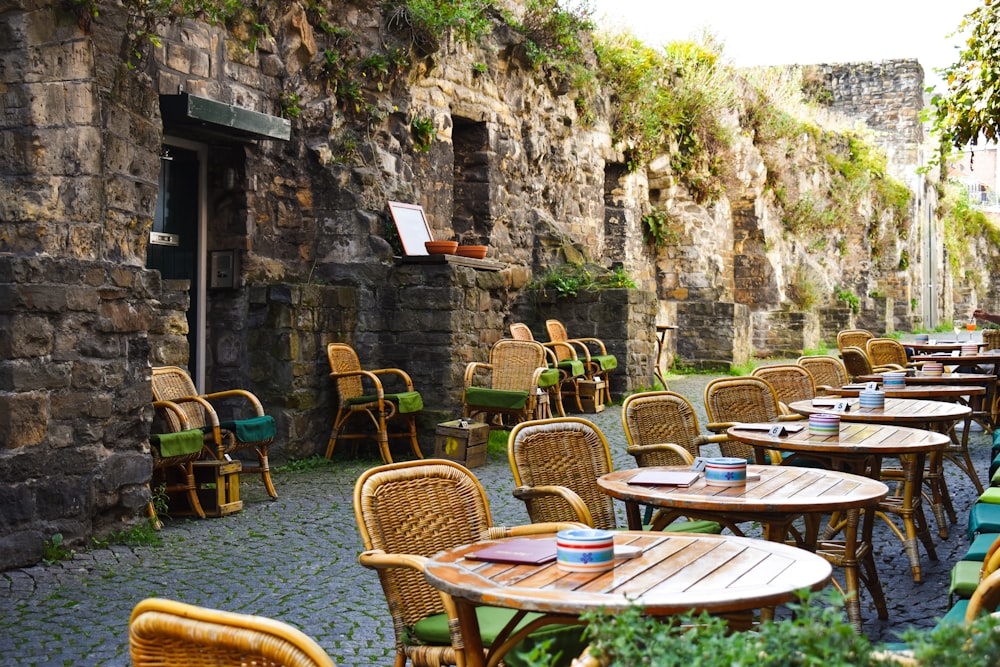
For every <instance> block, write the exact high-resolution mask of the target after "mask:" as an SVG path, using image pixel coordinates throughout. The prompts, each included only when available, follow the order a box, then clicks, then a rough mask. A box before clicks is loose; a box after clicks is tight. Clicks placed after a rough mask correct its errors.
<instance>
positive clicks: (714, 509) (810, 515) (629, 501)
mask: <svg viewBox="0 0 1000 667" xmlns="http://www.w3.org/2000/svg"><path fill="white" fill-rule="evenodd" d="M689 469H690V468H687V467H685V466H670V467H665V468H639V469H631V470H618V471H616V472H612V473H608V474H606V475H602V476H600V477H598V478H597V485H598V486H599V487H601V490H603V491H604V492H605V493H607V494H608V495H610V496H612V497H614V498H618V499H619V500H622V501H624V502H625V513H626V516H627V517H628V523H629V527H630V528H632V529H635V530H641V529H642V517H641V516H640V505H655V506H656V507H661V508H667V509H670V510H676V512H675V514H676V515H677V516H692V517H698V518H703V519H710V520H714V521H720V522H722V523H723V524H725V525H726V526H727V527H728V528H729V529H730V530H732V531H733V532H735V533H736V534H737V535H742V532H741V531H740V529H739V527H738V526H737V525H736V524H738V523H741V522H746V521H757V522H760V523H761V524H762V526H763V528H764V537H765V539H768V540H773V541H777V542H783V541H784V540H785V537H786V535H792V536H794V537H795V538H796V540H797V542H798V545H799V546H801V547H803V548H806V549H809V550H810V551H815V552H816V553H819V554H820V555H822V556H823V557H824V558H826V559H827V560H828V561H830V563H831V564H832V565H838V566H841V567H843V569H844V580H845V582H846V585H845V586H844V590H845V592H846V593H847V615H848V618H849V619H850V620H851V623H852V624H854V626H855V628H856V629H857V631H858V632H859V633H860V632H861V601H860V593H859V581H860V579H861V577H860V576H859V570H858V564H859V563H861V564H862V565H863V566H864V568H865V573H864V574H865V576H864V579H865V581H866V582H867V583H868V587H869V590H870V592H871V594H872V598H873V599H874V600H875V606H876V608H877V609H878V614H879V618H883V619H884V618H888V610H887V608H886V605H885V596H884V595H883V593H882V586H881V584H880V583H879V579H878V572H877V571H876V569H875V560H874V556H873V554H872V539H871V536H872V524H873V516H874V513H872V512H868V513H867V514H865V521H864V526H863V528H862V530H861V532H860V535H859V532H858V525H859V517H860V514H861V512H860V510H862V509H864V508H866V507H867V508H874V506H875V505H876V504H877V502H878V501H879V500H881V499H883V498H885V496H886V495H887V494H888V493H889V487H887V486H886V485H885V484H883V483H882V482H880V481H877V480H874V479H871V478H869V477H864V476H861V475H852V474H849V473H844V472H839V471H835V470H824V469H820V468H798V467H794V466H759V465H752V466H749V467H748V470H747V472H748V474H750V475H751V476H752V475H758V476H759V479H756V480H752V479H751V480H748V481H747V483H746V485H744V486H737V487H733V486H709V485H707V484H706V483H705V478H704V476H702V477H701V478H699V480H698V481H697V482H695V483H694V484H692V485H691V486H688V487H678V486H640V485H636V484H630V483H629V480H631V479H632V478H633V477H634V476H635V475H636V474H637V473H639V472H640V471H648V470H689ZM837 511H845V512H847V524H846V526H845V529H844V540H843V541H836V542H835V541H832V540H822V541H821V540H819V539H818V537H819V535H818V533H819V531H818V527H819V524H820V520H821V518H822V515H823V514H828V513H833V512H837ZM799 517H803V518H804V520H805V527H806V529H805V532H804V533H803V534H798V533H797V531H795V530H794V528H793V526H792V524H793V522H795V521H796V519H798V518H799ZM673 518H674V517H670V518H669V519H668V520H672V519H673Z"/></svg>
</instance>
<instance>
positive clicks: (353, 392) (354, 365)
mask: <svg viewBox="0 0 1000 667" xmlns="http://www.w3.org/2000/svg"><path fill="white" fill-rule="evenodd" d="M326 359H327V361H329V362H330V372H331V373H350V372H352V371H360V370H361V361H360V360H359V359H358V353H357V352H355V351H354V348H353V347H351V346H350V345H347V344H346V343H329V344H328V345H327V346H326ZM335 382H336V384H337V400H338V401H340V405H344V403H345V402H346V401H347V400H348V399H351V398H357V397H359V396H363V395H364V386H363V385H362V383H361V376H360V375H349V376H346V377H339V378H337V379H336V380H335Z"/></svg>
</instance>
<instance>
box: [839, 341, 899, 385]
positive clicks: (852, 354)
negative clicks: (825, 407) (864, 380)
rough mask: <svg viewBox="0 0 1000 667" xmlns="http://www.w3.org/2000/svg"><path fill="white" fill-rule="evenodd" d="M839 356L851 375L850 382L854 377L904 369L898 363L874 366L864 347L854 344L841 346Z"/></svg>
mask: <svg viewBox="0 0 1000 667" xmlns="http://www.w3.org/2000/svg"><path fill="white" fill-rule="evenodd" d="M840 358H841V359H843V360H844V368H846V369H847V374H848V375H850V376H851V382H854V381H855V379H856V378H859V377H861V376H863V375H871V374H872V373H885V372H887V371H901V370H904V369H903V367H902V366H900V365H898V364H890V365H885V366H884V365H877V366H876V365H874V364H872V360H871V358H870V357H869V356H868V353H867V352H866V351H865V350H864V348H860V347H855V346H848V347H845V348H843V349H842V350H841V351H840Z"/></svg>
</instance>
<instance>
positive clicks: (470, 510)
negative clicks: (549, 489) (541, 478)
mask: <svg viewBox="0 0 1000 667" xmlns="http://www.w3.org/2000/svg"><path fill="white" fill-rule="evenodd" d="M354 516H355V519H356V520H357V523H358V528H359V529H360V531H361V541H362V543H363V544H364V548H365V549H366V550H369V549H381V550H382V551H385V552H386V553H388V554H412V555H416V556H433V555H434V554H436V553H438V552H439V551H443V550H445V549H451V548H453V547H457V546H460V545H462V544H469V543H471V542H475V541H476V540H479V539H481V534H482V533H483V531H485V530H487V529H488V528H490V527H491V526H492V525H493V519H492V517H491V516H490V506H489V501H488V500H487V497H486V491H484V490H483V487H482V485H481V484H480V483H479V480H477V479H476V477H475V476H474V475H473V474H472V473H471V472H469V471H468V470H467V469H466V468H464V467H462V466H460V465H459V464H457V463H453V462H451V461H446V460H443V459H424V460H414V461H403V462H399V463H390V464H387V465H383V466H378V467H376V468H372V469H370V470H367V471H365V472H363V473H362V474H361V476H360V477H358V480H357V482H356V483H355V485H354ZM379 581H380V583H381V584H382V591H383V593H384V594H385V598H386V601H387V602H388V603H389V611H390V613H391V614H392V617H393V624H394V626H395V629H396V632H397V637H396V639H397V641H400V639H401V636H400V634H399V633H404V632H405V631H406V628H408V627H412V626H413V624H414V623H416V622H417V621H419V620H420V619H422V618H425V617H427V616H431V615H433V614H439V613H443V612H444V611H445V609H444V604H443V602H442V600H441V594H440V593H439V592H438V591H437V590H435V589H434V588H431V586H430V585H429V584H428V583H427V582H426V581H425V580H424V576H423V573H422V572H420V571H418V570H413V569H410V568H391V569H384V570H379Z"/></svg>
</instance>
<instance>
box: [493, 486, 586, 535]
mask: <svg viewBox="0 0 1000 667" xmlns="http://www.w3.org/2000/svg"><path fill="white" fill-rule="evenodd" d="M511 493H512V494H513V495H514V497H515V498H517V499H518V500H523V501H524V502H525V503H527V504H528V505H529V508H530V505H531V502H530V501H532V500H537V499H539V498H548V497H557V498H562V499H563V500H565V501H566V502H567V503H568V504H569V506H570V508H572V510H573V512H574V513H576V517H577V519H578V520H579V521H581V522H582V523H585V524H587V525H588V526H593V525H594V517H593V516H592V515H591V514H590V510H589V509H588V508H587V503H585V502H583V498H581V497H580V496H579V494H577V493H576V491H574V490H573V489H570V488H567V487H565V486H557V485H555V484H547V485H543V486H519V487H517V488H516V489H514V490H513V491H511ZM529 514H530V511H529Z"/></svg>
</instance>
